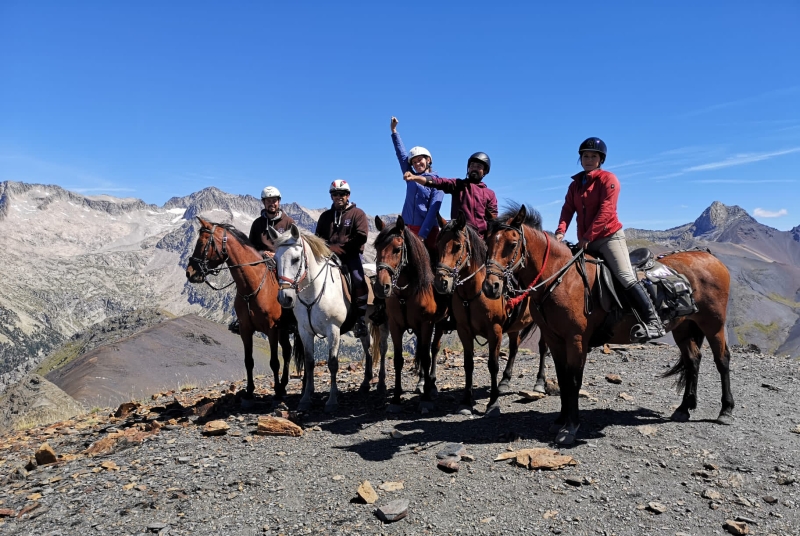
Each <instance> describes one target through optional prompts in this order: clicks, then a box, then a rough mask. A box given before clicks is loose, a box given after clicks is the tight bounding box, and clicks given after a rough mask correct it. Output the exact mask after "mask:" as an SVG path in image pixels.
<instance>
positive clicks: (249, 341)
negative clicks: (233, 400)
mask: <svg viewBox="0 0 800 536" xmlns="http://www.w3.org/2000/svg"><path fill="white" fill-rule="evenodd" d="M239 336H240V337H241V338H242V344H243V345H244V368H245V370H246V371H247V391H245V394H244V398H245V399H247V400H249V399H251V398H252V397H253V391H255V390H256V385H255V383H254V382H253V366H254V362H253V327H252V326H251V325H250V323H249V322H241V324H240V326H239Z"/></svg>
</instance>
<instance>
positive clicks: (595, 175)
mask: <svg viewBox="0 0 800 536" xmlns="http://www.w3.org/2000/svg"><path fill="white" fill-rule="evenodd" d="M578 154H579V155H580V162H581V166H582V167H583V171H582V172H581V173H578V174H577V175H573V176H572V183H571V184H570V185H569V189H568V190H567V196H566V198H565V199H564V206H563V208H562V209H561V218H560V220H559V223H558V229H556V239H557V240H558V241H559V242H560V241H561V240H563V239H564V233H565V232H566V231H567V227H568V226H569V224H570V222H571V221H572V216H573V214H575V213H577V215H578V247H580V248H583V249H584V250H585V251H588V252H589V253H591V254H593V255H597V256H600V257H602V258H603V260H604V261H605V262H606V264H607V265H608V267H609V268H610V269H611V272H612V273H613V274H614V276H615V277H616V278H617V280H618V281H619V282H620V283H622V286H623V288H625V290H626V294H627V296H628V299H629V300H630V302H631V304H632V305H633V306H634V307H635V308H636V310H637V312H638V313H639V316H640V317H641V321H642V322H643V323H644V325H643V326H641V328H643V329H639V330H636V328H634V330H632V332H631V338H635V339H637V340H648V339H655V338H658V337H663V336H664V333H665V330H664V325H663V324H662V323H661V319H660V318H659V317H658V314H656V311H655V308H654V307H653V302H652V301H651V300H650V296H649V295H648V292H647V290H645V289H644V287H642V285H641V283H639V281H638V280H637V279H636V275H635V274H634V272H633V268H632V267H631V261H630V257H629V256H628V246H627V243H626V242H625V233H624V232H623V231H622V224H621V223H620V222H619V219H617V198H618V197H619V190H620V184H619V180H618V179H617V177H616V176H615V175H614V174H613V173H611V172H608V171H606V170H604V169H600V166H602V165H603V162H605V160H606V144H605V143H604V142H603V140H601V139H600V138H587V139H586V140H585V141H584V142H583V143H581V145H580V147H579V148H578Z"/></svg>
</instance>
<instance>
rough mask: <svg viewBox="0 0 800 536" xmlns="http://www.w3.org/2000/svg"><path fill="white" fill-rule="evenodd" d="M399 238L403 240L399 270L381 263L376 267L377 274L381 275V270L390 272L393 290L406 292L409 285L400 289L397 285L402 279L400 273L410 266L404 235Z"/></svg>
mask: <svg viewBox="0 0 800 536" xmlns="http://www.w3.org/2000/svg"><path fill="white" fill-rule="evenodd" d="M398 236H399V237H400V238H401V239H402V240H403V242H402V245H401V246H400V264H398V265H397V268H393V267H392V266H389V265H388V264H386V263H385V262H379V263H377V264H376V265H375V271H376V273H380V271H381V270H386V271H387V272H389V277H391V279H392V288H396V289H397V290H405V289H407V288H408V285H406V286H404V287H400V286H398V285H397V280H398V279H400V272H402V271H403V268H405V267H406V266H407V265H408V251H406V241H405V238H404V237H403V236H402V235H398ZM409 284H410V283H409Z"/></svg>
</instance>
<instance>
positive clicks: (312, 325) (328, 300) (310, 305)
mask: <svg viewBox="0 0 800 536" xmlns="http://www.w3.org/2000/svg"><path fill="white" fill-rule="evenodd" d="M270 237H271V238H272V240H273V244H274V245H275V262H276V264H277V267H278V281H279V284H280V290H279V292H278V302H279V303H280V304H281V306H282V307H284V308H287V309H294V312H295V317H296V318H297V327H298V331H299V334H300V338H301V339H302V341H303V346H304V349H305V372H304V375H303V394H302V397H301V398H300V404H299V406H298V409H299V410H300V411H308V410H309V409H310V408H311V399H312V396H313V394H314V339H315V338H317V337H319V338H325V339H327V340H328V370H330V373H331V388H330V395H329V396H328V401H327V402H326V403H325V411H326V412H332V411H335V410H336V408H337V407H338V394H339V388H338V386H337V384H336V374H337V373H338V371H339V337H340V336H341V328H342V324H343V323H344V321H345V319H346V318H347V313H348V311H349V309H350V300H349V299H348V298H347V297H346V296H345V292H344V288H343V286H342V274H341V271H340V269H339V267H338V265H337V264H336V263H335V262H334V261H333V260H332V258H331V257H332V255H333V254H332V253H331V251H330V249H328V246H327V245H326V244H325V241H324V240H322V239H321V238H319V237H318V236H315V235H312V234H310V233H307V232H305V231H300V229H298V227H297V226H296V225H294V224H292V225H291V226H290V227H289V230H288V231H287V232H284V233H282V234H278V233H276V232H274V231H273V230H270ZM367 317H369V309H368V313H367ZM367 320H368V318H367ZM370 333H371V334H372V339H373V341H372V343H373V344H372V348H371V351H370V344H369V342H370V336H369V335H367V336H365V337H362V338H361V343H362V346H363V348H364V356H365V363H364V381H363V382H362V384H361V388H360V389H359V391H360V392H362V393H366V392H368V391H369V389H370V383H371V380H372V377H373V375H372V356H373V355H374V354H376V353H379V354H380V357H381V366H380V375H379V382H378V392H379V393H385V392H386V369H385V365H384V358H385V356H386V350H387V347H388V337H389V330H388V328H387V326H386V324H385V323H384V325H383V326H381V327H378V326H376V325H374V324H371V329H370Z"/></svg>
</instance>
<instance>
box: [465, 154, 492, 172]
mask: <svg viewBox="0 0 800 536" xmlns="http://www.w3.org/2000/svg"><path fill="white" fill-rule="evenodd" d="M470 162H480V163H481V164H483V168H484V170H485V171H484V173H483V175H484V176H486V175H488V174H489V170H490V169H491V167H492V161H491V160H490V159H489V155H488V154H486V153H480V152H478V153H475V154H473V155H472V156H470V157H469V160H467V166H469V163H470Z"/></svg>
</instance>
